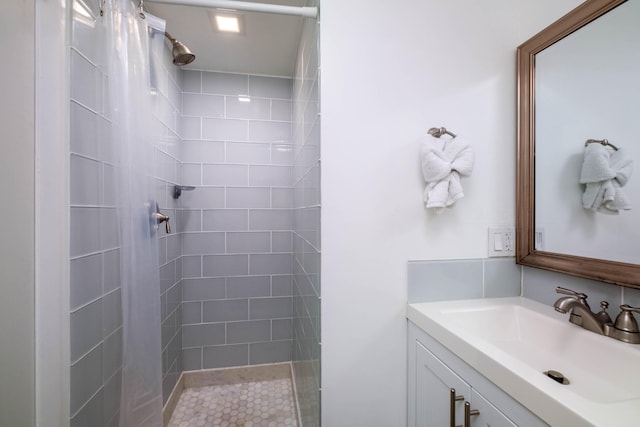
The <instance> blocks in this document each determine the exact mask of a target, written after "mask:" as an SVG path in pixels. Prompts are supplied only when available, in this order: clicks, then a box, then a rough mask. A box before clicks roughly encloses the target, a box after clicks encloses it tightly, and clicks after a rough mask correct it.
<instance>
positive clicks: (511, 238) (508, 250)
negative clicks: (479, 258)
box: [488, 227, 516, 258]
mask: <svg viewBox="0 0 640 427" xmlns="http://www.w3.org/2000/svg"><path fill="white" fill-rule="evenodd" d="M488 249H489V257H490V258H493V257H503V256H515V255H516V228H515V227H489V247H488Z"/></svg>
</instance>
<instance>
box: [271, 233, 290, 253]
mask: <svg viewBox="0 0 640 427" xmlns="http://www.w3.org/2000/svg"><path fill="white" fill-rule="evenodd" d="M271 250H272V251H273V252H291V251H292V250H293V240H292V236H291V232H289V231H274V232H272V233H271Z"/></svg>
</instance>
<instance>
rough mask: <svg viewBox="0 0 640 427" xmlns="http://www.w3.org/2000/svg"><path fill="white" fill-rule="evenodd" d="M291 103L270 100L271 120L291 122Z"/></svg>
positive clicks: (282, 100) (281, 100)
mask: <svg viewBox="0 0 640 427" xmlns="http://www.w3.org/2000/svg"><path fill="white" fill-rule="evenodd" d="M291 112H292V102H291V101H289V100H284V99H272V100H271V120H283V121H291V120H292V116H291Z"/></svg>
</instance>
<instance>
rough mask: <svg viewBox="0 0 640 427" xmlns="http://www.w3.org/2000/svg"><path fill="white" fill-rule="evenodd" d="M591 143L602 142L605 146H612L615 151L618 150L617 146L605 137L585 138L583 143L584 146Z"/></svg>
mask: <svg viewBox="0 0 640 427" xmlns="http://www.w3.org/2000/svg"><path fill="white" fill-rule="evenodd" d="M593 143H597V144H602V145H604V146H605V147H607V146H609V147H611V148H613V149H614V150H615V151H618V147H616V146H615V145H613V144H612V143H610V142H609V140H608V139H606V138H605V139H587V141H586V142H585V143H584V146H585V147H586V146H587V145H589V144H593Z"/></svg>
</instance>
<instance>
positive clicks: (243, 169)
mask: <svg viewBox="0 0 640 427" xmlns="http://www.w3.org/2000/svg"><path fill="white" fill-rule="evenodd" d="M247 168H248V167H247V165H203V166H202V182H203V184H204V185H220V186H229V185H233V186H243V185H248V183H249V177H248V175H249V174H248V169H247Z"/></svg>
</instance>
